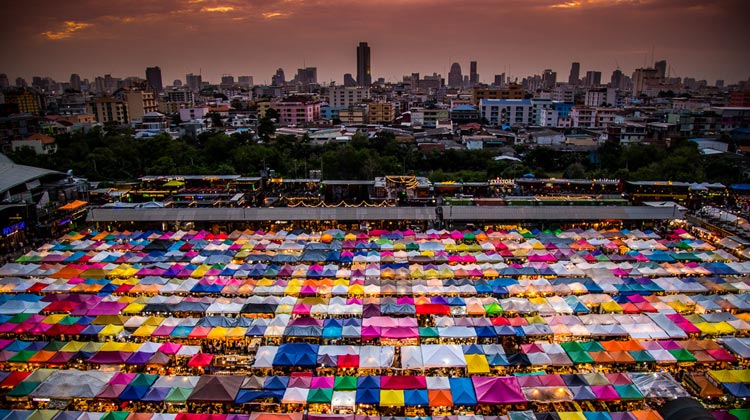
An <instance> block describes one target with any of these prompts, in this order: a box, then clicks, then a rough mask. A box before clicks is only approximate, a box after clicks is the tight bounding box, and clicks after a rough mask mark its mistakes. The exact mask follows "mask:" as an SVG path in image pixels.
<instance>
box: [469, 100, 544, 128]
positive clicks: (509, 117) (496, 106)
mask: <svg viewBox="0 0 750 420" xmlns="http://www.w3.org/2000/svg"><path fill="white" fill-rule="evenodd" d="M479 110H480V112H481V115H482V118H484V119H486V120H487V122H488V123H489V124H490V125H507V126H510V125H514V124H518V125H528V124H530V122H531V116H532V103H531V100H528V99H482V100H481V102H480V106H479Z"/></svg>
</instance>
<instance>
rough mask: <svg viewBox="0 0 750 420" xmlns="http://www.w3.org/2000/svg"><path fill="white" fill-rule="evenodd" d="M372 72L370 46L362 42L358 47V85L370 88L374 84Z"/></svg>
mask: <svg viewBox="0 0 750 420" xmlns="http://www.w3.org/2000/svg"><path fill="white" fill-rule="evenodd" d="M371 72H372V70H371V69H370V46H369V45H367V43H366V42H360V43H359V45H358V46H357V85H359V86H365V87H367V86H370V85H371V84H372V73H371Z"/></svg>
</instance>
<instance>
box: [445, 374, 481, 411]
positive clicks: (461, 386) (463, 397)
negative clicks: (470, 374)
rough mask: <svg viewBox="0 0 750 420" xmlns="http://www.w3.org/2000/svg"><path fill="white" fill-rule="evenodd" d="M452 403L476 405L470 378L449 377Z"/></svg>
mask: <svg viewBox="0 0 750 420" xmlns="http://www.w3.org/2000/svg"><path fill="white" fill-rule="evenodd" d="M449 381H450V384H451V397H453V405H476V404H477V396H476V394H475V393H474V384H473V383H472V382H471V379H470V378H449Z"/></svg>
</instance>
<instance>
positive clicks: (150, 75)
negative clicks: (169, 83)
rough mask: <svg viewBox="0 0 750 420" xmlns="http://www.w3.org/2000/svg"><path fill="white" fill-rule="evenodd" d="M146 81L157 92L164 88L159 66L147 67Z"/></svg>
mask: <svg viewBox="0 0 750 420" xmlns="http://www.w3.org/2000/svg"><path fill="white" fill-rule="evenodd" d="M146 81H147V82H148V85H149V86H151V88H152V89H154V90H155V91H157V92H161V91H163V90H164V85H162V83H161V69H160V68H159V66H156V67H146Z"/></svg>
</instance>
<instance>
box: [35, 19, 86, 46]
mask: <svg viewBox="0 0 750 420" xmlns="http://www.w3.org/2000/svg"><path fill="white" fill-rule="evenodd" d="M64 25H65V26H64V27H63V29H62V30H61V31H58V32H53V31H45V32H42V33H41V35H42V36H43V37H45V38H47V39H50V40H52V41H58V40H61V39H66V38H70V37H71V36H73V34H74V33H75V32H78V31H80V30H82V29H86V28H88V27H89V26H91V24H90V23H84V22H74V21H72V20H66V21H65V22H64Z"/></svg>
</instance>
